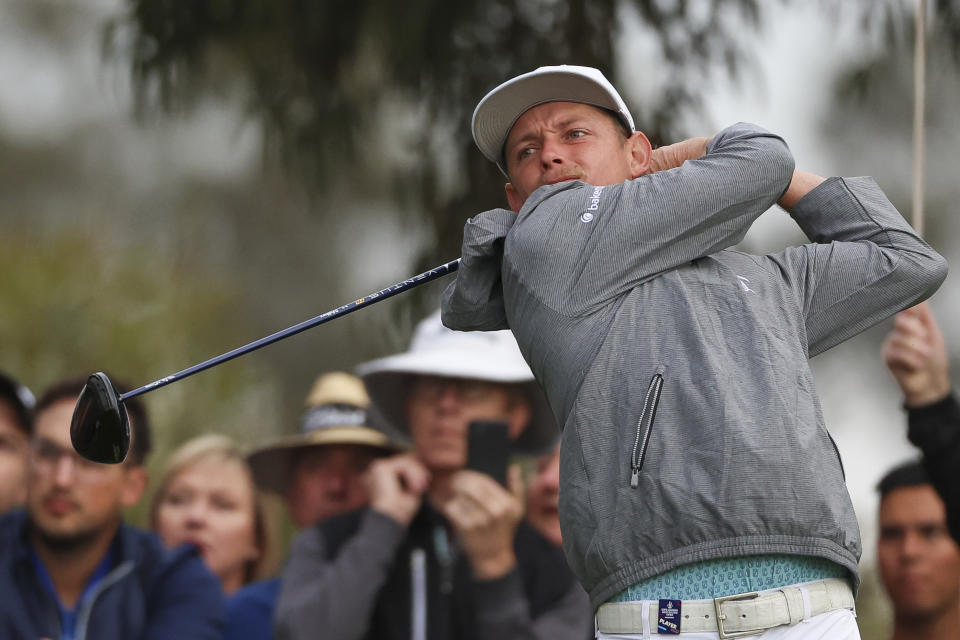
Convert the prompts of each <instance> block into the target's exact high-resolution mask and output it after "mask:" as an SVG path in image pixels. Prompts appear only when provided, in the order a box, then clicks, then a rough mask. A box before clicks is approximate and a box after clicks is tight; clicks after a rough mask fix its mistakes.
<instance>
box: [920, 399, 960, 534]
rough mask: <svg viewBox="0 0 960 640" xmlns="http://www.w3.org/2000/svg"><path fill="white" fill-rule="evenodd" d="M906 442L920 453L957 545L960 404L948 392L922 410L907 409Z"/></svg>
mask: <svg viewBox="0 0 960 640" xmlns="http://www.w3.org/2000/svg"><path fill="white" fill-rule="evenodd" d="M907 416H908V420H909V425H910V426H909V430H908V432H907V436H908V437H909V438H910V442H912V443H913V444H915V445H916V446H918V447H919V448H920V450H921V451H923V468H924V469H926V471H927V475H928V476H930V482H931V483H932V484H933V486H934V488H936V490H937V492H939V493H940V496H941V497H942V498H943V501H944V502H945V503H946V505H947V526H948V527H949V528H950V535H952V536H953V539H954V540H957V541H958V542H960V475H958V474H960V405H958V404H957V399H956V397H955V396H954V395H953V394H952V393H951V394H949V395H948V396H947V397H946V398H944V399H943V400H941V401H940V402H935V403H934V404H931V405H928V406H926V407H917V408H910V407H907Z"/></svg>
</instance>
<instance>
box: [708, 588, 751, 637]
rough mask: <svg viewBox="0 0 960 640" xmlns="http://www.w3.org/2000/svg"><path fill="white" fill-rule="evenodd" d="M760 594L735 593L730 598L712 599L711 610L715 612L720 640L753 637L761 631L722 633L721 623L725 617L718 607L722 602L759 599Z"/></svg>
mask: <svg viewBox="0 0 960 640" xmlns="http://www.w3.org/2000/svg"><path fill="white" fill-rule="evenodd" d="M759 597H760V594H759V593H758V592H756V591H751V592H750V593H737V594H735V595H732V596H720V597H719V598H714V599H713V608H714V609H715V610H716V612H717V631H718V632H719V634H720V637H721V638H745V637H747V636H753V635H756V634H757V631H761V629H750V630H749V631H724V630H723V621H724V620H726V619H727V616H726V615H725V614H724V613H723V611H721V610H720V606H721V605H722V604H723V603H724V602H730V601H731V600H752V599H753V598H759Z"/></svg>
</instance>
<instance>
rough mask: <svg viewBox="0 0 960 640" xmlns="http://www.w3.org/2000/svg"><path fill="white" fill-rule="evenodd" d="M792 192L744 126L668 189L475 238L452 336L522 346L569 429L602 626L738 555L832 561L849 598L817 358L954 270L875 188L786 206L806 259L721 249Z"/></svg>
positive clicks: (674, 175)
mask: <svg viewBox="0 0 960 640" xmlns="http://www.w3.org/2000/svg"><path fill="white" fill-rule="evenodd" d="M792 173H793V159H792V156H791V155H790V152H789V151H788V149H787V147H786V144H785V143H784V142H783V141H782V140H781V139H780V138H779V137H777V136H774V135H772V134H770V133H769V132H766V131H764V130H762V129H760V128H758V127H755V126H753V125H747V124H738V125H734V126H733V127H730V128H728V129H726V130H724V131H722V132H721V133H720V134H718V135H717V136H716V137H714V138H713V140H712V141H711V142H710V144H709V145H708V147H707V153H706V155H704V156H703V157H702V158H700V159H698V160H696V161H688V162H686V163H684V164H683V165H682V166H681V167H678V168H676V169H672V170H669V171H662V172H658V173H654V174H651V175H647V176H642V177H640V178H637V179H635V180H631V181H627V182H624V183H623V184H619V185H614V186H607V187H594V186H591V185H587V184H584V183H582V182H566V183H560V184H558V185H552V186H547V187H541V188H540V189H538V190H537V191H535V192H534V193H533V194H532V195H531V196H530V198H528V200H527V202H526V203H525V204H524V206H523V209H522V210H521V211H520V212H519V214H514V213H513V212H511V211H507V210H504V209H497V210H493V211H487V212H485V213H482V214H480V215H478V216H476V217H474V218H472V219H470V220H469V221H468V222H467V224H466V227H465V230H464V239H463V254H462V259H463V260H462V264H461V267H460V270H459V272H458V273H457V277H456V280H455V281H454V282H453V283H452V284H451V285H450V286H449V287H448V288H447V290H446V291H445V293H444V299H443V321H444V323H445V324H446V325H447V326H448V327H451V328H453V329H461V330H494V329H504V328H510V329H512V330H513V332H514V334H515V335H516V338H517V341H518V343H519V344H520V349H521V351H522V352H523V354H524V357H525V358H526V360H527V362H528V363H529V364H530V367H531V369H532V370H533V372H534V374H535V375H536V378H537V380H538V381H539V383H540V384H541V386H542V387H543V389H544V390H545V392H546V394H547V396H548V398H549V400H550V403H551V406H552V408H553V410H554V412H555V414H556V417H557V422H558V424H560V425H562V426H563V428H564V432H563V446H562V454H561V469H562V478H561V492H560V520H561V524H562V527H563V541H564V547H565V552H566V556H567V560H568V561H569V563H570V566H571V567H572V569H573V571H574V573H575V574H576V575H577V576H578V578H579V579H580V581H581V582H582V583H583V585H584V587H585V588H586V590H587V592H588V593H589V594H590V598H591V602H592V604H593V606H594V607H596V606H599V604H601V603H603V602H604V601H606V600H607V599H609V598H610V597H611V596H613V595H614V594H616V593H618V592H619V591H621V590H623V589H624V588H626V587H627V586H630V585H632V584H636V583H637V582H639V581H641V580H644V579H647V578H650V577H652V576H655V575H657V574H660V573H663V572H666V571H669V570H670V569H672V568H674V567H677V566H679V565H682V564H687V563H691V562H697V561H704V560H708V559H712V558H718V557H736V556H741V555H749V554H769V553H786V554H798V555H810V556H819V557H823V558H827V559H829V560H832V561H833V562H836V563H839V564H841V565H843V566H845V567H847V568H848V569H849V570H850V573H851V575H852V577H853V580H854V584H855V586H856V585H857V584H858V583H859V574H858V572H857V560H858V558H859V556H860V552H861V545H860V535H859V530H858V527H857V521H856V517H855V515H854V511H853V506H852V504H851V502H850V498H849V495H848V493H847V490H846V487H845V485H844V478H843V469H842V466H841V462H840V460H839V456H838V453H837V450H836V447H835V446H834V444H833V441H832V440H831V438H830V435H829V434H828V432H827V429H826V427H825V426H824V422H823V416H822V414H821V410H820V404H819V401H818V399H817V395H816V393H815V391H814V384H813V378H812V376H811V372H810V369H809V365H808V358H809V357H811V356H813V355H816V354H818V353H820V352H822V351H825V350H826V349H829V348H830V347H832V346H834V345H836V344H838V343H839V342H841V341H843V340H846V339H847V338H849V337H851V336H853V335H855V334H857V333H858V332H860V331H863V330H864V329H866V328H867V327H869V326H871V325H873V324H875V323H877V322H879V321H880V320H882V319H884V318H886V317H888V316H890V315H892V314H893V313H895V312H896V311H898V310H900V309H903V308H905V307H907V306H910V305H913V304H915V303H917V302H919V301H921V300H923V299H924V298H926V297H928V296H930V295H931V294H932V293H933V292H934V291H935V290H936V289H937V287H938V286H939V285H940V283H941V282H942V281H943V279H944V278H945V277H946V263H945V261H944V260H943V258H942V257H940V256H939V255H938V254H937V253H936V252H935V251H933V250H932V249H931V248H930V246H929V245H927V244H926V243H925V242H924V241H923V240H921V239H920V238H919V237H918V236H917V235H916V234H915V233H914V232H913V230H912V229H911V228H910V227H909V225H908V224H907V223H906V222H905V221H904V220H903V218H902V217H901V216H900V215H899V213H898V212H897V211H896V209H895V208H894V207H893V206H892V205H891V204H890V202H889V201H888V200H887V199H886V197H885V196H884V195H883V193H882V192H881V191H880V190H879V188H878V187H877V186H876V184H875V183H874V182H873V180H871V179H869V178H852V179H843V178H831V179H829V180H827V181H826V182H825V183H823V184H822V185H820V186H819V187H817V188H816V189H814V190H813V191H812V192H810V193H809V194H807V195H806V197H804V198H803V199H802V200H801V201H800V202H799V203H798V204H797V206H796V207H795V208H794V210H793V212H792V213H791V215H792V217H793V218H794V219H795V220H796V222H797V223H798V224H799V226H800V227H801V229H802V230H803V231H804V232H805V233H806V235H807V236H808V237H809V238H810V240H811V241H812V244H807V245H803V246H800V247H792V248H788V249H785V250H784V251H781V252H779V253H774V254H769V255H762V256H757V255H748V254H745V253H741V252H737V251H731V250H728V247H731V246H733V245H734V244H736V243H737V242H739V241H740V240H741V239H742V238H743V236H744V234H745V233H746V231H747V229H748V228H749V227H750V225H751V223H752V222H753V221H754V220H755V219H756V218H757V217H758V216H759V215H760V214H761V213H762V212H764V211H765V210H766V209H768V208H769V207H771V206H772V205H773V204H774V203H775V202H776V201H777V199H778V198H779V197H780V196H781V195H782V194H783V192H784V191H785V189H786V188H787V186H788V185H789V182H790V179H791V176H792Z"/></svg>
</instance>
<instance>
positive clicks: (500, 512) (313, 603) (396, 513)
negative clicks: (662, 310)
mask: <svg viewBox="0 0 960 640" xmlns="http://www.w3.org/2000/svg"><path fill="white" fill-rule="evenodd" d="M359 371H360V373H361V376H362V377H363V378H364V382H365V383H366V385H367V389H368V391H369V392H370V397H371V400H372V403H373V406H374V407H377V408H378V409H379V411H380V412H381V413H382V414H383V416H384V417H385V418H386V419H387V421H388V422H389V423H390V424H392V425H395V426H396V427H397V428H399V429H400V430H402V431H403V432H405V433H406V434H407V435H408V436H409V438H410V440H411V442H412V452H411V453H410V454H402V455H396V456H392V457H389V458H383V459H380V460H376V461H374V462H373V463H372V464H371V466H370V470H369V471H368V473H367V487H368V492H369V496H370V506H369V507H368V508H366V509H363V510H359V511H354V512H351V513H348V514H344V515H343V516H340V517H337V518H333V519H330V520H327V521H325V522H322V523H320V524H318V525H317V526H315V527H311V528H310V529H307V530H306V531H304V532H303V533H301V534H300V536H299V537H298V538H297V540H296V541H295V542H294V547H293V551H292V552H291V557H290V562H289V563H288V565H287V568H286V570H285V571H284V573H283V588H282V591H281V594H280V602H279V605H278V610H277V618H276V620H275V631H276V636H277V637H278V638H285V639H289V638H312V637H315V635H316V634H317V632H318V630H322V633H323V636H324V638H328V639H331V640H347V639H359V638H371V639H372V638H377V639H378V640H379V639H391V638H427V637H429V638H431V639H432V640H437V639H445V638H457V639H464V640H471V639H473V638H477V639H480V638H496V639H497V640H507V639H509V638H521V637H522V638H530V637H541V638H559V639H563V638H568V637H569V638H577V640H580V638H581V637H582V629H583V626H581V625H573V626H570V627H569V628H565V627H563V626H562V625H555V624H551V622H552V620H554V619H555V618H556V617H558V616H565V615H567V611H566V606H567V597H568V595H569V593H570V592H571V589H572V588H573V587H574V586H576V585H574V583H573V579H572V577H571V576H570V574H569V571H568V570H567V568H566V566H565V563H564V560H563V556H562V554H561V553H560V551H559V550H558V549H557V548H556V547H554V546H553V545H551V544H550V543H549V542H548V541H547V540H546V539H544V538H543V537H542V536H540V535H539V534H537V533H535V532H534V531H533V530H532V529H530V528H529V527H528V526H526V525H525V524H522V523H521V520H522V513H523V508H522V501H523V496H522V493H523V489H522V485H521V483H520V477H519V474H517V473H511V474H510V482H508V485H509V487H510V488H509V489H508V488H505V487H504V486H501V485H500V484H499V483H498V482H497V481H496V480H494V479H493V478H492V477H490V476H487V475H485V474H483V473H479V472H477V471H472V470H467V469H465V468H464V467H465V465H466V461H467V431H468V425H469V424H470V423H471V422H473V421H477V420H484V421H503V422H505V423H506V424H507V430H508V434H509V436H510V438H512V443H513V444H512V447H513V451H514V453H520V454H539V453H543V452H544V451H546V450H547V449H549V447H550V446H551V444H552V443H553V442H555V440H556V436H557V429H556V425H555V422H554V421H553V417H552V415H551V413H550V411H549V408H548V407H547V404H546V401H545V399H544V397H543V395H542V393H541V392H540V389H539V387H538V386H537V385H536V383H535V382H534V381H533V378H532V375H531V373H530V370H529V368H528V367H527V366H526V364H525V363H524V362H523V359H522V356H521V355H520V352H519V350H518V348H517V345H516V342H515V341H514V339H513V337H512V336H511V335H510V333H509V332H496V333H488V334H466V333H461V332H454V331H450V330H448V329H445V328H444V327H443V326H442V325H441V324H440V319H439V314H434V315H432V316H431V317H429V318H427V319H426V320H424V321H423V322H422V323H421V324H420V325H419V326H418V328H417V331H416V334H415V336H414V338H413V342H412V344H411V347H410V350H409V351H408V352H406V353H402V354H399V355H395V356H391V357H388V358H383V359H381V360H376V361H374V362H370V363H367V364H365V365H363V366H362V367H360V368H359ZM512 471H518V469H514V470H512ZM588 620H589V612H587V616H586V617H585V618H584V620H583V621H582V622H583V624H584V625H585V624H587V622H588Z"/></svg>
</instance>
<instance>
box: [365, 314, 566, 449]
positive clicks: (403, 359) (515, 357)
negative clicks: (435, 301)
mask: <svg viewBox="0 0 960 640" xmlns="http://www.w3.org/2000/svg"><path fill="white" fill-rule="evenodd" d="M357 373H358V374H359V375H360V376H361V377H362V378H363V381H364V383H365V384H366V386H367V391H368V392H369V393H370V399H371V401H372V402H373V404H374V405H375V407H377V409H379V411H380V413H381V414H382V415H383V417H384V418H385V419H386V420H387V421H389V423H390V424H391V425H392V426H393V427H395V428H396V429H399V430H400V431H401V432H402V433H404V434H407V435H409V433H410V425H409V424H408V423H407V394H408V393H409V391H410V382H411V381H412V380H413V379H414V378H415V377H416V376H440V377H444V378H461V379H466V380H482V381H485V382H494V383H504V384H515V385H516V386H517V388H518V389H520V390H521V391H522V392H523V393H524V395H525V396H526V398H527V400H528V401H529V402H530V408H531V411H532V415H531V418H530V423H529V424H528V425H527V428H526V429H524V431H523V433H521V434H520V436H519V437H518V438H517V440H516V441H515V442H514V445H513V446H514V450H515V451H516V452H517V453H522V454H531V455H539V454H541V453H543V452H544V451H546V450H548V449H549V448H550V446H551V445H552V444H553V443H554V442H555V441H556V439H557V438H558V437H559V435H560V431H559V429H558V428H557V423H556V420H555V419H554V417H553V412H552V411H551V410H550V405H549V404H548V403H547V398H546V396H545V395H544V393H543V390H542V389H540V385H539V384H537V382H536V380H534V378H533V373H532V372H531V371H530V367H529V366H527V363H526V361H525V360H524V359H523V355H522V354H521V353H520V348H519V347H518V346H517V340H516V338H514V337H513V333H511V332H510V331H453V330H451V329H448V328H447V327H445V326H443V324H442V323H441V322H440V312H439V311H438V312H436V313H434V314H431V315H430V316H428V317H427V318H426V319H425V320H423V321H422V322H420V324H419V325H417V330H416V332H415V333H414V336H413V340H412V341H411V342H410V350H409V351H406V352H405V353H400V354H397V355H393V356H388V357H386V358H380V359H379V360H374V361H372V362H367V363H365V364H362V365H360V366H359V367H357Z"/></svg>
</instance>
